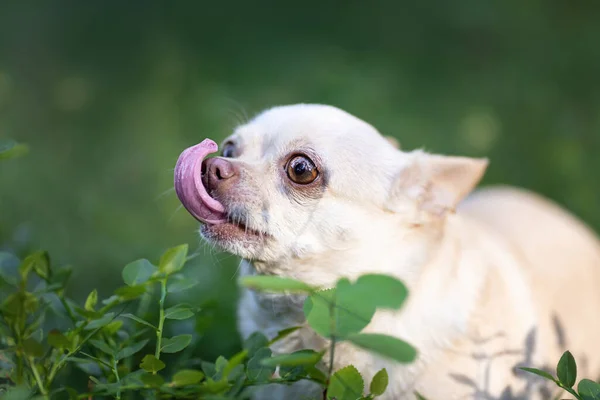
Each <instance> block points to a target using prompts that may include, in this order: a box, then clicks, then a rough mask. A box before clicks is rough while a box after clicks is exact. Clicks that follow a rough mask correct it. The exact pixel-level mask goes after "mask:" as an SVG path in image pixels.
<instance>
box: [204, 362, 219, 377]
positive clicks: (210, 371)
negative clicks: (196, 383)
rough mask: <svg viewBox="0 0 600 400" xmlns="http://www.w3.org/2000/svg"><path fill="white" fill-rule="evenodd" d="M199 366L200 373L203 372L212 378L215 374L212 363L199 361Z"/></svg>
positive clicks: (214, 366) (215, 370)
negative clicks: (200, 367) (200, 368)
mask: <svg viewBox="0 0 600 400" xmlns="http://www.w3.org/2000/svg"><path fill="white" fill-rule="evenodd" d="M200 365H201V366H202V371H204V375H206V376H208V377H211V378H213V377H214V376H215V375H216V373H217V368H216V365H215V364H214V363H211V362H208V361H201V362H200Z"/></svg>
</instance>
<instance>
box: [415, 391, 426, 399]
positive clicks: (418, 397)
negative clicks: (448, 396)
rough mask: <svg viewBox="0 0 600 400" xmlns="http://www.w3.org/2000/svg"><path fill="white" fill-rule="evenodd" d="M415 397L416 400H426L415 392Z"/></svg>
mask: <svg viewBox="0 0 600 400" xmlns="http://www.w3.org/2000/svg"><path fill="white" fill-rule="evenodd" d="M415 396H416V397H417V400H427V399H426V398H425V396H423V395H422V394H421V393H419V392H415Z"/></svg>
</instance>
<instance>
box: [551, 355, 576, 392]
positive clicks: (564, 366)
mask: <svg viewBox="0 0 600 400" xmlns="http://www.w3.org/2000/svg"><path fill="white" fill-rule="evenodd" d="M556 376H558V380H559V381H560V383H562V384H563V385H565V386H566V387H568V388H572V387H573V385H574V384H575V381H576V380H577V364H576V363H575V358H573V355H572V354H571V352H570V351H565V352H564V353H563V355H562V357H561V358H560V360H559V361H558V365H557V366H556Z"/></svg>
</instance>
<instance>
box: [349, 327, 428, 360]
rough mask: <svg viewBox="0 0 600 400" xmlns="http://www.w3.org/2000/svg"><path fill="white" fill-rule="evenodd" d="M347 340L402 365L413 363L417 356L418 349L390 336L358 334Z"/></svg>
mask: <svg viewBox="0 0 600 400" xmlns="http://www.w3.org/2000/svg"><path fill="white" fill-rule="evenodd" d="M347 339H348V340H349V341H350V342H352V343H353V344H355V345H356V346H358V347H361V348H363V349H365V350H369V351H371V352H374V353H377V354H379V355H381V356H382V357H386V358H390V359H392V360H395V361H398V362H401V363H409V362H412V361H414V360H415V358H416V356H417V351H416V349H415V348H414V347H412V346H411V345H410V344H408V343H406V342H405V341H403V340H400V339H398V338H395V337H392V336H388V335H382V334H378V333H357V334H354V335H350V336H348V337H347Z"/></svg>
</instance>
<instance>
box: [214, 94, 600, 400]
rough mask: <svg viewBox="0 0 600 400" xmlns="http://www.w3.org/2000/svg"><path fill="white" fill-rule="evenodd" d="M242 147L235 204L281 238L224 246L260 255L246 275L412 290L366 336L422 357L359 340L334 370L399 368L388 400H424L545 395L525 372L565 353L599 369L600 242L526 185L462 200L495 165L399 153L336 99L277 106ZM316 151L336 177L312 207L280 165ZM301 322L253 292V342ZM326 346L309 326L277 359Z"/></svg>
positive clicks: (246, 315) (275, 392) (245, 310)
mask: <svg viewBox="0 0 600 400" xmlns="http://www.w3.org/2000/svg"><path fill="white" fill-rule="evenodd" d="M228 140H232V141H234V142H235V143H236V144H237V145H238V146H239V148H240V154H239V157H237V158H236V159H235V160H233V161H232V162H236V163H239V165H240V167H241V171H242V177H241V180H240V182H239V184H238V186H237V187H236V188H234V189H232V190H234V191H235V193H233V194H232V197H231V198H233V199H235V200H231V201H229V204H227V206H228V207H229V208H230V209H232V210H236V211H235V212H236V215H239V218H240V219H241V220H243V221H246V225H247V226H248V227H249V228H251V229H254V230H256V231H260V232H262V233H263V234H265V235H268V236H269V239H268V240H266V241H265V242H264V243H263V244H257V243H256V242H247V241H244V240H243V239H240V240H237V241H230V242H222V243H216V244H217V245H219V246H221V247H223V248H225V249H226V250H228V251H230V252H232V253H235V254H237V255H239V256H241V257H243V258H245V259H246V260H247V261H245V262H244V265H243V267H242V268H241V274H242V275H248V274H256V273H264V274H274V275H282V276H289V277H293V278H297V279H300V280H303V281H306V282H308V283H311V284H315V285H321V286H332V285H334V283H335V281H336V280H337V279H339V278H340V277H348V278H351V279H353V278H356V277H358V276H359V275H361V274H365V273H384V274H389V275H393V276H395V277H398V278H399V279H402V280H403V281H404V282H405V283H406V285H407V286H408V288H409V293H410V295H409V298H408V300H407V302H406V304H405V305H404V306H403V308H402V309H401V310H400V311H396V312H390V311H385V312H384V311H378V312H377V314H376V315H375V317H374V319H373V321H372V322H371V324H370V325H369V326H368V327H367V328H366V329H365V331H368V332H378V333H384V334H388V335H394V336H398V337H400V338H402V339H404V340H407V341H409V342H410V343H412V344H413V345H415V346H416V347H417V349H418V350H419V356H418V359H417V361H416V362H415V363H413V364H408V365H402V364H397V363H394V362H392V361H389V360H387V359H385V358H381V357H378V356H375V355H372V354H370V353H366V352H364V351H361V350H359V349H357V348H354V347H352V346H350V345H348V344H341V345H340V346H339V349H338V350H337V351H336V358H335V367H336V368H337V367H341V366H345V365H347V364H353V365H355V366H356V367H357V368H358V369H359V370H360V371H361V373H362V374H363V375H364V377H365V379H366V381H367V382H368V381H369V380H370V379H371V378H372V376H373V375H374V374H375V372H377V371H378V370H379V369H380V368H382V367H385V368H387V370H388V372H389V374H390V385H389V388H388V391H387V392H386V394H385V395H384V396H382V397H381V398H382V399H414V394H413V392H414V390H418V391H419V392H421V393H422V394H423V395H425V396H426V397H427V398H428V399H430V400H436V399H443V400H447V399H509V398H522V399H535V398H545V397H544V395H542V394H541V393H540V391H539V388H538V387H536V385H537V382H538V381H535V384H534V385H532V384H531V382H532V381H530V380H528V378H530V377H529V376H527V375H524V376H523V375H521V374H515V372H514V367H515V365H517V364H519V365H526V366H533V367H551V366H553V365H555V363H556V362H557V361H558V358H559V357H560V354H561V353H562V351H564V350H566V349H570V350H571V351H572V352H573V354H574V355H575V357H576V358H578V360H579V361H582V360H583V358H584V357H585V358H586V362H585V365H583V364H580V377H583V376H585V377H589V378H592V379H594V378H596V377H597V376H598V374H599V373H600V363H599V360H598V354H599V352H598V350H599V349H598V347H599V345H598V344H597V343H599V341H598V339H597V338H598V337H600V323H599V322H594V321H600V320H599V319H598V316H599V315H600V290H597V285H598V283H600V245H599V243H598V241H597V239H596V238H595V237H594V235H593V234H592V233H591V232H590V231H589V230H588V229H587V228H586V227H584V226H583V225H582V224H581V223H579V222H578V221H577V220H576V219H574V218H573V217H571V216H570V215H568V214H567V213H565V212H564V211H562V210H561V209H559V208H558V207H556V206H554V205H553V204H551V203H550V202H548V201H546V200H543V199H540V198H538V197H537V196H535V195H533V194H530V193H527V192H524V191H521V190H517V189H511V188H498V189H488V190H487V191H483V192H477V193H475V194H474V195H473V196H471V197H469V198H468V199H467V200H466V201H464V202H462V200H463V198H464V197H465V196H466V195H467V194H468V193H469V192H470V191H471V190H472V189H473V187H474V186H475V185H476V184H477V182H478V181H479V179H480V178H481V175H482V174H483V171H484V170H485V168H486V166H487V162H486V161H485V160H475V159H468V158H460V157H444V156H434V155H429V154H426V153H424V152H420V151H414V152H403V151H400V150H398V149H397V148H395V147H394V146H393V144H391V142H390V141H388V140H386V139H385V138H384V137H383V136H381V135H380V134H379V133H378V132H377V130H376V129H375V128H373V127H372V126H371V125H369V124H367V123H365V122H363V121H361V120H359V119H357V118H355V117H353V116H351V115H350V114H348V113H346V112H344V111H341V110H339V109H337V108H334V107H330V106H323V105H293V106H283V107H276V108H273V109H270V110H267V111H266V112H264V113H262V114H260V115H259V116H257V117H256V118H254V119H253V120H251V121H250V122H249V123H248V124H246V125H244V126H241V127H239V128H238V129H237V130H236V131H235V132H234V134H233V135H232V136H231V137H230V138H229V139H228ZM306 149H309V150H310V151H312V152H314V154H316V155H317V156H318V158H319V160H321V162H322V167H321V169H322V171H321V172H322V173H323V174H326V176H327V184H326V187H325V188H324V190H323V191H322V193H319V195H318V196H316V197H314V198H313V197H310V196H308V197H307V196H302V195H298V193H296V192H294V191H293V190H291V191H290V190H288V189H286V187H287V186H286V185H288V183H287V182H286V178H285V175H284V174H282V173H281V172H282V171H281V168H282V165H281V160H282V157H283V158H285V156H286V155H287V154H290V153H292V152H294V151H304V150H306ZM457 205H458V210H457V211H456V212H454V211H455V210H454V208H455V207H456V206H457ZM555 316H556V318H558V319H559V320H560V324H562V327H561V329H564V335H565V338H563V337H562V336H563V334H562V332H561V333H560V334H558V333H557V331H556V329H555V327H554V325H553V324H554V322H553V318H555ZM298 324H304V320H303V314H302V298H298V297H294V296H283V295H267V294H260V293H255V292H251V291H247V290H244V291H243V293H242V297H241V301H240V305H239V328H240V331H241V334H242V335H243V336H244V337H247V336H248V335H250V334H251V333H252V332H254V331H256V330H260V331H263V332H264V333H265V334H267V335H268V336H274V335H275V334H276V332H277V331H278V330H280V329H282V328H285V327H288V326H292V325H298ZM558 339H561V340H562V339H564V341H565V343H564V345H562V344H561V345H559V344H558V343H557V341H558ZM533 344H534V346H533ZM324 346H327V343H326V342H325V341H324V340H322V339H320V338H318V337H317V336H315V335H314V334H313V333H312V332H311V331H310V329H309V328H304V329H302V330H301V331H298V332H297V334H295V335H292V336H291V337H289V338H288V339H287V340H285V341H284V342H283V343H281V344H279V345H277V346H275V347H274V350H275V351H276V352H289V351H294V350H298V349H301V348H307V347H308V348H323V347H324ZM586 375H587V376H586ZM367 386H368V385H367ZM309 394H311V395H313V396H317V397H318V395H319V393H318V388H315V387H314V386H311V385H310V384H307V383H300V384H296V385H293V386H291V387H286V386H278V387H275V388H269V389H268V390H267V391H263V392H261V393H259V394H257V398H260V399H290V400H292V399H301V398H306V397H305V396H307V395H309ZM511 394H512V395H513V397H510V396H509V395H511ZM519 396H521V397H519Z"/></svg>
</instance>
